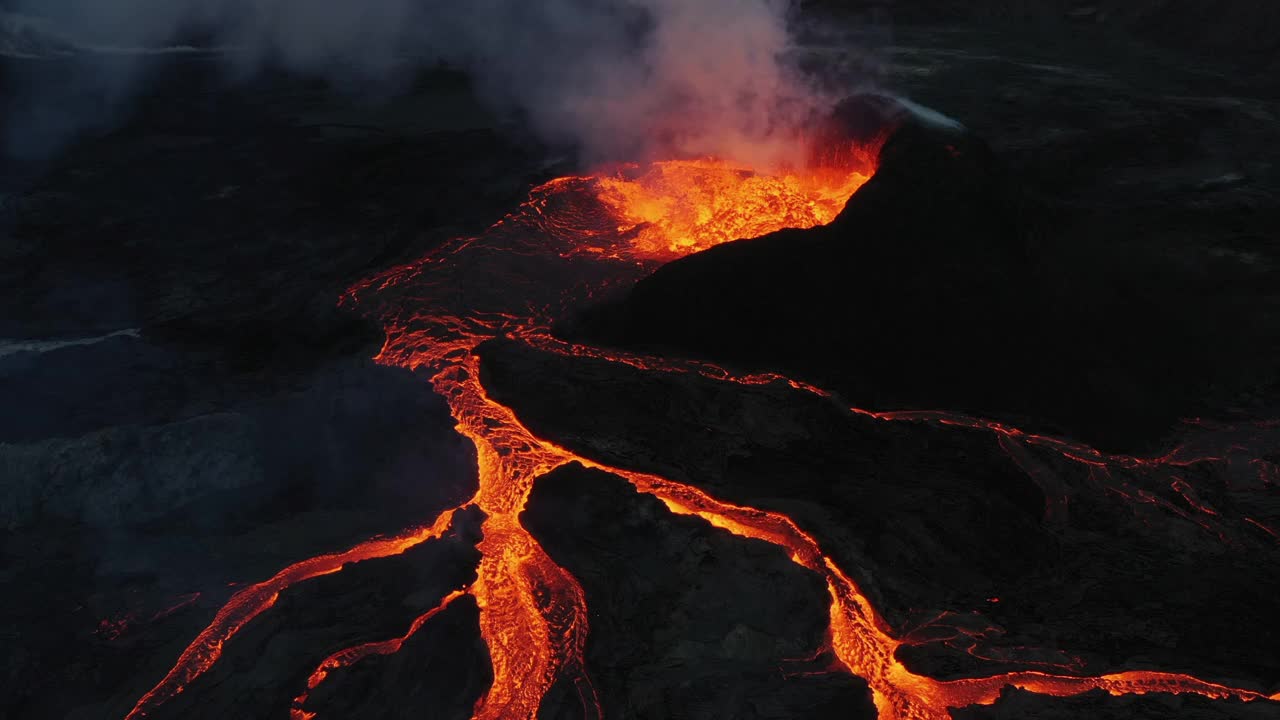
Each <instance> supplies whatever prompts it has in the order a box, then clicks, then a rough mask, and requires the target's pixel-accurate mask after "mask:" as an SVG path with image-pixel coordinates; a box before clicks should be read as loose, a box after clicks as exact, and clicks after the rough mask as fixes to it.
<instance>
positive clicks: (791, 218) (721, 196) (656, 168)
mask: <svg viewBox="0 0 1280 720" xmlns="http://www.w3.org/2000/svg"><path fill="white" fill-rule="evenodd" d="M629 170H632V172H629V173H625V174H624V173H618V174H616V175H611V176H606V177H603V178H601V179H600V199H601V200H602V201H604V203H605V204H606V205H608V206H609V207H610V208H612V209H613V210H614V212H616V213H617V215H618V217H619V218H620V219H621V220H622V224H621V225H620V226H619V228H618V230H619V232H628V231H630V230H632V229H635V230H636V231H637V234H636V239H635V248H636V251H637V252H638V253H640V254H644V255H652V256H657V257H661V256H664V255H671V254H674V255H684V254H687V253H690V252H696V251H698V250H705V249H707V248H709V247H711V246H712V245H719V244H720V243H724V242H728V241H730V240H736V239H738V238H749V237H758V236H760V235H764V234H766V233H770V232H773V231H775V230H781V229H782V228H811V227H813V226H815V225H825V224H826V223H829V222H831V221H832V220H834V219H835V217H836V215H838V214H839V213H840V211H841V210H842V209H843V208H844V204H845V202H846V201H847V200H848V199H849V197H850V196H851V195H853V193H854V192H855V191H856V190H857V189H858V188H860V187H862V184H863V183H865V182H866V181H867V179H868V177H869V175H867V174H864V173H863V172H860V171H849V170H835V169H829V168H828V169H822V168H815V169H811V170H807V171H804V172H789V173H783V174H780V175H761V174H756V173H754V172H752V171H751V170H749V169H746V168H741V167H737V166H735V165H733V164H731V163H726V162H722V161H718V160H710V159H707V160H671V161H667V162H659V163H654V164H653V165H651V166H649V167H648V168H647V169H646V170H645V171H644V172H635V169H634V168H629Z"/></svg>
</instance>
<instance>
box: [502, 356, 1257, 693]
mask: <svg viewBox="0 0 1280 720" xmlns="http://www.w3.org/2000/svg"><path fill="white" fill-rule="evenodd" d="M480 352H481V359H482V365H481V370H482V380H483V381H484V383H485V387H486V389H487V390H488V392H489V394H490V396H491V397H493V398H494V399H496V400H498V401H499V402H501V403H503V404H505V405H507V406H509V407H511V408H513V409H514V410H515V411H516V413H517V414H518V416H519V418H520V420H521V422H523V423H524V424H525V426H526V427H528V428H529V429H530V430H531V431H532V432H534V433H535V434H536V435H538V436H539V437H545V438H549V439H551V440H553V441H555V442H556V443H558V444H561V445H563V446H565V447H568V448H570V449H572V450H573V451H575V452H577V453H580V454H581V455H583V456H585V457H588V458H591V459H593V460H597V461H600V462H603V463H607V464H610V465H614V466H618V467H625V468H629V469H634V470H640V471H644V472H653V473H657V474H659V475H662V476H664V477H668V478H671V479H673V480H675V481H677V482H684V483H688V484H690V485H693V486H695V487H698V488H700V489H702V490H704V491H706V492H707V493H709V494H710V495H712V496H713V497H716V498H720V499H722V500H724V501H726V502H730V503H734V504H737V505H742V506H747V507H755V508H761V509H765V510H771V511H776V512H781V513H785V514H786V515H787V516H789V517H790V518H792V519H793V520H794V521H795V522H797V523H798V524H799V526H800V527H801V528H803V529H804V530H806V531H807V532H809V533H811V534H812V535H813V536H814V537H816V538H817V539H818V541H819V542H820V543H821V545H822V547H823V548H825V549H826V551H827V552H828V553H830V555H831V557H832V559H833V560H835V561H836V562H837V563H838V564H839V565H840V567H842V568H844V569H845V570H846V571H847V572H848V573H849V574H850V576H851V577H853V578H854V579H855V580H856V581H857V582H859V583H860V584H861V586H862V588H863V592H864V594H866V596H867V597H868V599H869V600H870V601H871V603H872V604H873V605H874V606H875V607H876V608H877V609H878V610H879V612H880V613H881V614H882V615H883V616H884V618H885V619H886V620H887V621H888V622H889V624H890V625H891V626H892V627H893V628H894V629H895V632H897V633H898V634H899V636H902V637H908V636H909V637H914V638H921V639H927V638H933V639H934V641H933V642H921V643H920V644H919V645H918V646H916V647H908V648H904V650H902V651H900V653H899V655H900V658H901V659H902V660H903V661H904V662H906V663H908V665H909V666H910V667H912V668H914V669H916V670H917V671H920V672H924V673H927V674H930V675H932V676H935V677H957V676H964V675H971V674H974V673H989V672H994V671H998V670H1002V669H1011V668H1015V667H1019V668H1028V667H1030V668H1037V669H1043V668H1044V667H1045V664H1049V665H1050V666H1052V665H1053V664H1055V663H1059V664H1061V663H1068V664H1071V662H1072V661H1071V660H1070V658H1078V659H1079V661H1080V662H1081V663H1082V665H1081V666H1080V667H1087V668H1088V669H1089V671H1090V672H1111V671H1114V670H1116V669H1123V668H1143V669H1152V668H1154V669H1164V670H1169V671H1181V672H1190V673H1197V674H1203V675H1207V676H1208V677H1211V678H1212V677H1221V678H1238V679H1242V680H1244V681H1250V680H1256V681H1258V682H1261V683H1262V685H1263V686H1264V687H1266V686H1269V685H1271V684H1274V683H1275V682H1277V680H1280V663H1277V657H1276V655H1275V653H1274V652H1272V650H1271V648H1273V647H1274V646H1275V645H1276V643H1277V642H1280V636H1278V635H1277V628H1276V624H1275V623H1274V622H1273V618H1274V617H1275V615H1276V613H1277V612H1280V607H1277V604H1276V603H1277V600H1276V599H1277V598H1280V584H1277V583H1278V582H1280V579H1278V578H1275V577H1273V576H1272V575H1270V574H1267V573H1261V572H1258V568H1260V567H1263V566H1268V565H1271V564H1275V563H1276V562H1277V557H1280V548H1278V547H1277V545H1276V543H1275V540H1274V538H1273V537H1271V536H1270V535H1268V534H1267V533H1266V532H1265V531H1263V530H1261V529H1259V528H1258V527H1256V526H1254V525H1252V524H1250V523H1249V522H1248V521H1246V520H1243V519H1242V518H1243V517H1251V518H1254V519H1256V520H1258V521H1260V522H1261V523H1263V524H1264V525H1268V526H1274V525H1275V524H1276V523H1277V522H1278V521H1280V514H1277V513H1280V506H1278V505H1276V502H1275V500H1276V493H1275V491H1274V489H1273V488H1270V487H1263V483H1262V481H1260V480H1258V479H1257V478H1253V479H1252V480H1251V479H1250V478H1249V477H1248V474H1249V472H1250V471H1248V470H1247V469H1246V468H1248V467H1249V466H1250V463H1249V462H1248V460H1247V456H1242V457H1241V459H1240V461H1239V462H1233V463H1231V464H1229V465H1227V464H1222V465H1213V466H1206V467H1199V468H1174V469H1172V470H1169V471H1166V472H1160V473H1155V474H1152V475H1150V476H1148V475H1145V474H1134V473H1129V472H1126V471H1124V470H1120V469H1117V470H1114V471H1112V472H1111V473H1110V474H1108V473H1105V472H1102V473H1098V474H1095V469H1094V468H1091V467H1089V466H1087V465H1084V464H1079V463H1072V462H1068V461H1066V460H1065V459H1064V458H1062V457H1061V456H1058V455H1056V454H1055V453H1053V452H1041V451H1035V452H1030V453H1017V454H1009V453H1006V452H1004V451H1003V450H1002V449H1001V445H1000V444H999V443H998V442H997V440H996V438H995V437H994V436H993V435H992V434H991V433H989V432H987V431H981V430H971V429H965V428H957V427H947V426H931V425H928V424H920V423H911V422H887V421H881V420H876V419H873V418H870V417H867V416H865V415H859V414H855V413H850V412H848V411H847V410H844V409H843V408H842V407H841V406H840V404H839V403H838V402H831V401H827V400H823V399H820V398H818V397H816V396H812V395H808V394H805V393H800V392H797V391H795V390H793V389H791V388H790V387H788V386H786V385H783V384H781V383H775V384H771V385H763V386H743V385H738V384H735V383H728V382H722V381H717V380H712V379H707V378H703V377H701V376H698V375H695V374H687V373H674V374H668V373H655V372H644V371H640V370H636V369H634V368H632V367H630V366H627V365H623V364H617V363H611V362H607V361H603V360H595V359H588V358H580V357H574V358H570V357H564V356H560V355H556V354H553V353H547V352H541V351H534V350H531V349H529V348H528V347H526V346H523V345H521V344H520V343H518V342H514V341H504V342H493V343H489V344H486V345H484V346H482V347H481V348H480ZM1016 457H1017V458H1021V460H1016V459H1015V458H1016ZM1179 477H1181V478H1185V479H1186V480H1187V481H1188V482H1190V483H1192V485H1193V486H1194V487H1195V488H1197V489H1198V491H1199V492H1201V493H1205V496H1208V494H1212V503H1213V504H1214V508H1215V512H1218V513H1219V514H1220V516H1221V517H1222V518H1223V520H1224V522H1225V523H1226V526H1227V528H1228V529H1227V530H1226V531H1225V532H1223V533H1222V534H1221V535H1220V534H1219V532H1217V531H1215V529H1214V528H1213V527H1212V526H1210V527H1202V526H1200V525H1198V524H1197V520H1201V519H1203V516H1200V517H1197V516H1196V514H1194V513H1193V514H1191V515H1190V516H1182V515H1179V514H1178V512H1177V510H1176V508H1178V507H1179V506H1185V500H1183V499H1181V498H1180V497H1179V496H1178V494H1177V492H1175V491H1174V490H1173V489H1171V486H1170V483H1171V481H1173V480H1176V479H1177V478H1179ZM1126 488H1127V489H1126ZM1139 489H1140V490H1139ZM1118 491H1124V492H1128V493H1129V494H1130V495H1133V496H1134V497H1125V496H1124V495H1123V494H1122V493H1121V492H1118ZM1139 493H1146V494H1147V495H1146V497H1147V498H1149V499H1151V500H1156V499H1163V500H1164V501H1165V502H1167V503H1169V505H1170V507H1172V508H1175V509H1173V510H1170V509H1161V508H1159V507H1157V506H1156V505H1155V504H1153V503H1151V502H1146V501H1144V500H1143V498H1142V496H1140V495H1139ZM535 496H536V492H535ZM1180 504H1181V505H1180ZM1051 506H1053V507H1051ZM1055 508H1056V509H1055ZM1268 508H1269V509H1268ZM1259 513H1263V514H1262V515H1261V516H1259ZM558 517H561V518H562V519H561V520H560V521H561V522H569V521H568V520H565V519H563V518H567V517H568V511H567V510H566V514H565V515H564V516H558ZM553 554H554V553H553ZM966 631H968V632H966ZM969 633H973V634H969ZM971 650H972V651H973V653H972V654H970V651H971Z"/></svg>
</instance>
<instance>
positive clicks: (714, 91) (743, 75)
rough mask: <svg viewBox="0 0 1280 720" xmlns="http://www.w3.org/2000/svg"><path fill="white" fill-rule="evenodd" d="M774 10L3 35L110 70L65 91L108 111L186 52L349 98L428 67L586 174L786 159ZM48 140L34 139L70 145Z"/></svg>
mask: <svg viewBox="0 0 1280 720" xmlns="http://www.w3.org/2000/svg"><path fill="white" fill-rule="evenodd" d="M790 5H791V3H790V2H789V0H694V1H690V0H540V1H539V2H528V1H527V0H472V1H469V2H468V1H466V0H455V1H451V2H431V0H359V1H357V0H17V2H16V3H15V4H14V8H13V12H12V13H10V14H9V16H10V18H14V17H21V18H24V20H23V21H21V22H13V23H11V26H13V27H19V26H20V27H22V28H23V31H24V33H25V37H24V38H23V39H22V46H23V47H24V48H39V47H40V46H41V43H40V41H39V38H38V37H37V36H36V32H37V31H36V30H34V29H33V28H35V29H39V30H40V31H42V32H46V33H47V34H48V36H49V38H50V46H51V47H55V48H58V49H59V52H61V51H62V50H63V49H65V48H66V47H68V46H73V47H74V48H75V49H76V52H77V53H80V54H86V53H106V54H112V55H114V56H115V59H113V61H112V62H110V63H105V64H104V65H103V66H99V67H95V68H94V69H93V71H92V72H91V73H89V76H88V77H82V78H78V79H77V83H79V84H80V85H82V86H83V87H82V88H81V92H82V94H86V95H94V94H96V95H98V96H102V95H104V94H105V95H107V96H109V98H111V99H112V101H113V102H114V104H115V105H119V100H120V98H122V97H128V96H129V95H130V94H131V93H134V92H137V91H138V90H139V88H140V87H141V86H142V85H143V84H144V82H145V67H144V66H145V63H144V62H143V61H142V60H140V59H136V60H135V61H133V62H124V61H121V60H120V59H119V58H120V56H121V55H128V54H130V53H133V54H136V55H138V56H140V57H143V56H145V54H146V53H154V52H156V51H158V50H161V49H164V48H173V49H181V47H183V46H185V45H188V44H200V45H202V46H205V47H213V48H218V49H219V52H220V53H221V55H222V57H223V58H224V61H225V63H226V67H227V70H228V71H229V72H231V73H232V74H234V75H246V74H253V73H255V72H257V71H258V70H260V69H262V68H264V67H268V66H279V67H284V68H286V69H289V70H292V71H298V72H303V73H309V74H319V75H323V76H326V77H331V78H337V79H345V80H353V79H354V80H357V81H358V83H359V85H360V86H362V87H367V86H368V85H370V84H376V83H394V82H395V81H396V80H403V78H404V75H405V71H406V69H411V68H412V67H414V66H417V65H422V64H430V63H436V62H444V63H447V64H449V65H453V66H457V67H461V68H463V69H465V70H467V71H468V73H469V74H470V75H471V76H472V77H473V78H474V79H475V80H476V83H477V87H478V88H479V91H480V93H481V94H482V96H483V97H484V98H485V99H486V100H488V101H489V102H490V103H492V104H493V105H495V106H496V107H498V108H500V109H503V110H517V111H519V112H521V113H522V114H523V116H524V117H525V118H527V120H528V122H529V123H530V124H531V125H532V127H533V129H534V131H535V132H537V133H538V134H539V135H541V136H542V137H543V138H544V139H546V140H548V141H549V142H553V143H564V144H572V145H575V146H577V147H578V148H579V149H580V150H581V151H582V154H583V157H584V159H585V160H587V161H588V162H593V161H602V160H643V159H648V158H651V157H655V156H660V155H661V156H669V155H673V154H675V155H705V154H713V155H718V156H721V157H727V158H730V159H738V160H742V161H744V162H752V163H755V164H762V163H778V162H785V161H787V160H790V159H793V158H794V156H793V155H792V153H793V152H794V151H795V149H796V147H797V144H796V143H795V140H796V138H795V134H796V129H797V128H798V127H799V126H801V125H803V123H804V120H805V119H806V118H807V117H809V115H810V113H812V112H813V111H814V109H815V108H816V107H818V106H819V104H820V103H821V102H822V99H821V97H820V94H819V93H818V92H816V91H815V90H814V89H813V88H812V86H811V85H809V84H807V83H805V82H804V81H802V79H801V77H800V74H799V73H798V72H797V71H796V70H795V69H794V68H793V67H792V64H791V63H790V62H789V61H788V59H787V58H788V51H789V49H790V45H791V37H790V35H789V33H788V26H787V19H788V14H789V12H790ZM55 38H56V42H55V40H54V39H55ZM175 46H177V47H176V48H175ZM91 65H92V64H91ZM44 90H48V91H50V92H52V91H56V89H54V88H36V92H34V93H32V94H31V95H32V97H31V100H32V101H35V104H36V105H39V104H40V102H39V101H40V100H41V98H40V95H41V91H44ZM91 91H96V93H95V92H91ZM46 104H47V103H46ZM22 109H23V108H22V107H19V108H18V110H20V111H21V110H22ZM77 110H78V111H79V113H80V114H81V115H84V116H86V117H81V118H80V119H79V120H78V122H79V123H80V124H82V125H91V124H92V122H93V119H92V115H93V114H94V113H92V112H84V109H83V108H78V109H77ZM73 114H74V113H73ZM37 119H38V118H29V121H28V122H27V123H25V125H26V126H27V127H25V128H24V127H23V126H24V123H18V125H17V126H16V128H17V133H16V134H14V133H13V132H11V133H10V138H9V140H10V144H11V146H14V145H16V146H18V149H21V145H22V144H23V143H24V142H26V143H30V142H32V140H31V137H30V133H32V132H33V129H34V127H33V126H37V125H41V124H42V123H41V122H36V120H37ZM48 120H50V118H45V122H44V124H47V121H48ZM61 125H68V121H67V120H65V119H63V120H62V121H61ZM52 127H54V130H50V131H47V132H55V133H60V134H64V135H66V134H70V133H71V132H72V131H73V128H71V127H60V126H59V123H53V126H52ZM24 134H25V135H26V136H25V137H24ZM40 144H41V145H47V144H49V141H48V140H47V139H46V140H45V141H43V142H42V143H40Z"/></svg>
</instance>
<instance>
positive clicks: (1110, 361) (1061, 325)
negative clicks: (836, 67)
mask: <svg viewBox="0 0 1280 720" xmlns="http://www.w3.org/2000/svg"><path fill="white" fill-rule="evenodd" d="M1018 182H1019V180H1018V178H1017V177H1016V176H1013V175H1010V174H1009V173H1008V172H1007V171H1006V170H1005V169H1004V167H1003V162H1002V161H1001V159H999V158H998V157H997V156H995V155H994V154H993V153H992V151H991V150H990V149H989V147H988V146H987V145H986V144H985V143H984V142H983V141H981V140H980V139H978V138H976V137H975V136H974V135H973V134H971V133H968V132H966V131H963V130H961V129H957V128H953V127H945V126H942V125H939V124H937V123H931V122H927V121H924V120H920V119H910V120H908V121H907V122H905V123H903V124H902V125H901V126H900V127H899V128H898V129H897V130H896V131H895V132H894V133H893V134H892V135H891V136H890V138H889V139H888V141H887V142H886V143H885V145H884V147H883V150H882V152H881V155H880V164H879V169H878V171H877V173H876V175H875V176H874V177H873V178H872V179H871V180H870V181H868V182H867V183H866V185H864V186H863V187H862V188H861V189H860V190H859V191H858V192H857V193H855V194H854V196H853V197H852V198H850V200H849V202H848V204H847V206H846V207H845V209H844V211H843V212H842V213H841V214H840V215H839V216H838V217H837V218H836V219H835V221H833V222H832V223H831V224H830V225H828V226H825V227H818V228H813V229H809V230H782V231H779V232H776V233H772V234H770V235H766V236H764V237H760V238H755V239H748V240H740V241H737V242H732V243H726V244H724V245H720V246H717V247H714V248H711V249H709V250H707V251H704V252H701V253H697V254H695V255H691V256H688V257H686V258H683V259H681V260H677V261H675V262H672V263H669V264H667V265H665V266H663V267H661V268H660V269H658V270H657V271H656V272H654V273H653V275H651V276H650V277H648V278H645V279H644V280H642V281H641V282H639V283H638V284H637V285H636V286H635V287H634V289H633V290H632V291H631V292H630V294H629V295H628V296H627V297H625V298H623V299H622V300H620V301H616V302H614V303H612V304H609V305H605V306H602V307H598V308H596V309H594V310H593V311H590V312H588V313H587V314H586V315H585V316H583V318H581V320H580V321H579V322H578V323H575V324H572V325H566V326H565V327H564V332H566V333H568V334H570V335H572V336H575V337H579V338H585V339H586V340H589V341H593V342H598V343H604V344H610V345H615V346H622V347H626V348H633V349H641V350H645V351H653V352H658V353H666V354H680V355H685V356H696V357H704V358H709V359H712V360H714V361H717V362H721V363H727V364H731V365H734V366H738V367H743V368H749V369H768V370H776V371H782V372H784V373H788V374H791V375H795V376H799V377H800V378H802V379H806V380H809V381H813V382H816V383H818V384H820V385H823V386H825V387H828V388H830V389H834V390H837V391H839V392H841V393H842V394H843V395H844V396H845V397H846V398H848V399H849V400H850V401H851V402H853V403H854V404H857V405H861V406H864V407H867V406H870V407H873V408H876V409H904V408H921V409H936V408H947V409H952V410H965V411H970V412H975V413H978V414H984V415H988V416H992V415H997V416H1006V417H1015V418H1021V419H1022V422H1023V424H1028V423H1030V424H1032V425H1038V426H1039V427H1042V428H1053V429H1057V430H1059V431H1061V430H1064V429H1065V430H1066V431H1069V434H1072V435H1074V436H1076V437H1082V438H1084V439H1087V440H1090V441H1093V442H1094V443H1095V444H1100V445H1103V446H1107V447H1115V448H1120V447H1133V446H1136V445H1142V444H1145V443H1149V442H1151V441H1152V440H1153V439H1155V438H1157V437H1159V436H1161V435H1163V434H1164V433H1166V432H1167V431H1168V430H1169V428H1170V427H1171V426H1172V425H1173V423H1174V422H1175V421H1176V420H1177V419H1179V418H1181V417H1186V416H1191V415H1195V414H1197V413H1198V411H1200V410H1201V407H1202V405H1201V403H1202V400H1203V399H1204V398H1205V397H1206V395H1207V394H1209V393H1210V392H1211V390H1214V389H1215V388H1217V389H1220V388H1219V386H1223V387H1237V388H1238V387H1241V386H1246V387H1247V386H1248V385H1249V383H1251V382H1258V381H1259V380H1258V378H1260V377H1265V376H1267V375H1268V374H1269V370H1268V368H1267V366H1268V365H1270V363H1268V362H1267V361H1260V360H1259V358H1258V356H1257V354H1256V351H1251V350H1249V349H1248V345H1249V343H1250V342H1251V341H1250V340H1247V339H1245V338H1244V337H1242V335H1241V333H1239V332H1237V331H1236V330H1235V329H1233V328H1239V327H1242V326H1253V327H1261V326H1260V325H1258V322H1259V320H1258V318H1260V317H1261V316H1262V314H1263V313H1265V310H1262V309H1260V308H1261V307H1262V306H1250V305H1248V304H1247V303H1246V301H1245V297H1246V296H1250V295H1252V294H1253V293H1254V292H1255V290H1253V289H1251V287H1252V285H1251V283H1250V282H1248V281H1246V280H1244V278H1243V277H1241V276H1240V275H1239V274H1238V273H1237V271H1236V270H1235V269H1232V268H1224V267H1214V266H1212V265H1202V266H1198V267H1188V266H1187V265H1186V264H1185V261H1183V260H1182V259H1177V260H1166V259H1163V258H1152V257H1146V258H1142V259H1138V258H1137V257H1135V256H1132V255H1130V254H1129V253H1130V252H1131V251H1129V250H1126V249H1125V246H1124V245H1122V244H1119V243H1112V244H1110V245H1104V244H1103V243H1101V242H1100V241H1096V240H1093V239H1090V238H1089V237H1085V238H1083V239H1081V240H1078V241H1077V240H1076V239H1063V240H1061V242H1069V243H1072V244H1073V245H1069V246H1065V247H1074V246H1078V248H1079V249H1078V250H1075V251H1074V252H1068V251H1066V250H1064V249H1063V248H1059V247H1056V246H1055V247H1046V246H1045V245H1044V243H1043V241H1042V240H1041V239H1040V237H1041V235H1042V233H1039V231H1038V230H1037V229H1036V228H1037V227H1038V226H1040V225H1043V224H1045V223H1047V222H1054V221H1055V220H1054V214H1053V213H1051V212H1048V211H1046V210H1045V209H1044V208H1042V207H1039V206H1038V205H1036V203H1035V201H1034V199H1033V198H1032V197H1030V196H1029V195H1027V194H1026V193H1024V192H1022V190H1021V189H1020V188H1019V187H1018ZM1078 214H1079V213H1078V212H1077V215H1078ZM1056 221H1062V220H1061V219H1060V218H1059V219H1058V220H1056ZM1073 222H1074V221H1073ZM1087 228H1088V225H1084V227H1082V228H1081V229H1080V232H1088V230H1087ZM1089 253H1093V254H1092V255H1090V254H1089ZM1236 283H1238V284H1236ZM1191 286H1195V287H1206V286H1208V287H1210V288H1212V289H1210V290H1207V291H1206V292H1202V293H1198V294H1196V295H1194V296H1191V295H1188V293H1187V292H1186V289H1187V288H1188V287H1191ZM1250 307H1257V308H1258V309H1252V310H1251V309H1249V308H1250ZM1267 332H1269V333H1270V334H1269V335H1267V336H1266V337H1267V339H1266V340H1264V341H1263V342H1265V343H1267V346H1268V347H1270V346H1272V345H1274V344H1275V337H1274V336H1275V333H1274V331H1267ZM1261 339H1262V338H1261V336H1258V337H1256V338H1254V340H1253V341H1252V342H1257V341H1258V340H1261ZM1028 418H1030V420H1027V419H1028Z"/></svg>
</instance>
